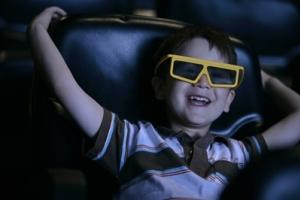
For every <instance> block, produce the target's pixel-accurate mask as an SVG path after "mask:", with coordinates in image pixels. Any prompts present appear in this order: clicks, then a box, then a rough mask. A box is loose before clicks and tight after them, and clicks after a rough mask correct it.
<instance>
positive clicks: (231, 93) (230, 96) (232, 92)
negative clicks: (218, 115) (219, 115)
mask: <svg viewBox="0 0 300 200" xmlns="http://www.w3.org/2000/svg"><path fill="white" fill-rule="evenodd" d="M234 97H235V90H230V91H229V93H228V96H227V99H226V103H225V107H224V112H229V110H230V105H231V103H232V101H233V100H234Z"/></svg>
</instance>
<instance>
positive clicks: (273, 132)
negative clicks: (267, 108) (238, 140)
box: [262, 72, 300, 150]
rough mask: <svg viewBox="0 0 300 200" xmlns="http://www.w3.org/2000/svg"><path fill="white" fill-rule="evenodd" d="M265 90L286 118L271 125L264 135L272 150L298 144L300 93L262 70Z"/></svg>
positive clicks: (299, 132)
mask: <svg viewBox="0 0 300 200" xmlns="http://www.w3.org/2000/svg"><path fill="white" fill-rule="evenodd" d="M262 80H263V86H264V89H265V92H267V93H268V94H269V95H270V96H271V98H272V100H273V101H274V102H275V104H276V106H277V107H278V108H280V111H281V112H283V114H285V118H283V119H282V120H280V121H279V122H278V123H276V124H275V125H273V126H271V127H270V128H269V129H267V130H266V131H265V132H263V134H262V135H263V137H264V138H265V141H266V143H267V145H268V147H269V149H270V150H272V149H277V148H284V147H288V146H292V145H295V144H297V142H299V140H300V95H299V94H297V93H296V92H294V91H293V90H291V89H290V88H288V87H287V86H285V85H284V84H283V83H282V82H280V81H279V80H278V79H277V78H274V77H272V76H270V75H268V74H266V73H264V72H262Z"/></svg>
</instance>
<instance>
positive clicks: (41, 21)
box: [28, 7, 103, 137]
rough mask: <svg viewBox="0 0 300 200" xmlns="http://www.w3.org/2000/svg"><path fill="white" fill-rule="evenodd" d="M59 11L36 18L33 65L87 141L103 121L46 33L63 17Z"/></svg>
mask: <svg viewBox="0 0 300 200" xmlns="http://www.w3.org/2000/svg"><path fill="white" fill-rule="evenodd" d="M65 15H66V12H65V11H64V10H62V9H61V8H58V7H49V8H47V9H45V10H44V11H43V12H41V13H40V14H39V15H37V16H36V17H35V18H34V19H33V21H32V22H31V25H30V28H29V30H28V31H29V39H30V42H31V48H32V53H33V56H34V59H35V65H36V67H37V68H38V70H39V71H40V72H41V73H43V74H45V76H46V78H47V79H48V81H49V83H50V86H51V87H52V89H53V90H54V92H55V94H56V96H57V98H58V99H59V100H60V101H61V103H62V104H63V106H64V108H65V109H66V110H67V111H68V112H69V113H70V114H71V116H72V117H73V119H74V120H75V121H76V122H77V123H78V124H79V126H80V127H81V128H82V129H83V131H84V132H85V133H86V134H87V135H88V136H90V137H93V136H94V135H95V134H96V131H97V130H98V128H99V126H100V125H101V122H102V118H103V108H102V107H101V106H100V105H99V104H98V103H97V102H96V101H95V100H93V99H92V98H91V97H90V96H89V95H88V94H87V93H85V92H84V91H83V90H82V89H81V88H80V86H79V85H78V84H77V82H76V80H75V79H74V77H73V75H72V74H71V71H70V70H69V68H68V66H67V65H66V63H65V61H64V59H63V57H62V56H61V54H60V52H59V51H58V49H57V48H56V46H55V44H54V43H53V41H52V39H51V38H50V36H49V34H48V32H47V29H48V27H49V24H50V22H51V21H53V20H58V19H60V18H61V17H63V16H65Z"/></svg>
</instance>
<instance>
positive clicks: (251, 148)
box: [242, 135, 268, 160]
mask: <svg viewBox="0 0 300 200" xmlns="http://www.w3.org/2000/svg"><path fill="white" fill-rule="evenodd" d="M242 142H243V144H244V145H245V148H246V150H247V152H248V154H249V159H250V160H252V159H255V158H256V157H258V156H259V155H262V154H264V153H266V152H267V151H268V147H267V144H266V142H265V140H264V138H263V136H261V135H256V136H251V137H246V138H245V139H243V140H242Z"/></svg>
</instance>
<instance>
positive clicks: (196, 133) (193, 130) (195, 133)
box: [169, 122, 210, 138]
mask: <svg viewBox="0 0 300 200" xmlns="http://www.w3.org/2000/svg"><path fill="white" fill-rule="evenodd" d="M169 126H170V128H171V129H172V130H173V131H175V132H179V131H183V132H185V133H186V134H187V135H188V136H190V137H191V138H199V137H203V136H205V135H206V134H207V133H208V132H209V128H210V126H209V125H208V126H205V127H192V126H184V125H181V124H178V123H175V122H169Z"/></svg>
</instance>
